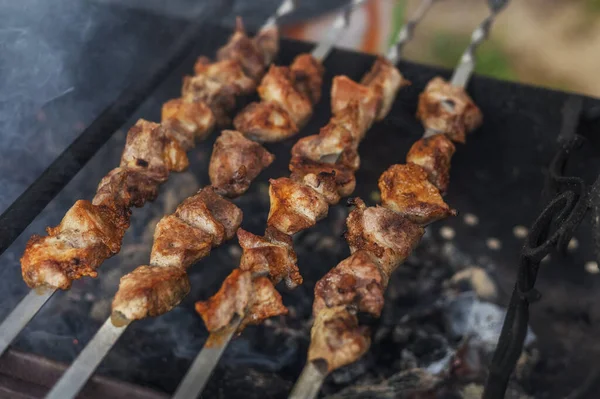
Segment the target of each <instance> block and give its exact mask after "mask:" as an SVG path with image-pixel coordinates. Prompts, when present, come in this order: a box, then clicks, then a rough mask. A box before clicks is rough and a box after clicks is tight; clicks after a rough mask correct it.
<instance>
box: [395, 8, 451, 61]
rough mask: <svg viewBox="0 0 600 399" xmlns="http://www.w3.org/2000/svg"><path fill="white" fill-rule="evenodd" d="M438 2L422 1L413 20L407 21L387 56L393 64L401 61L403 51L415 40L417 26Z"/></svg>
mask: <svg viewBox="0 0 600 399" xmlns="http://www.w3.org/2000/svg"><path fill="white" fill-rule="evenodd" d="M436 1H439V0H422V1H421V2H420V3H419V8H417V10H416V11H415V13H414V14H413V15H412V18H411V19H409V20H408V21H406V23H405V24H404V26H403V27H402V29H400V32H398V36H396V41H395V42H394V43H393V44H392V45H391V46H390V49H389V50H388V53H387V54H386V56H385V58H387V59H388V60H389V61H390V62H391V63H392V64H397V63H398V61H400V57H401V55H402V50H403V49H404V46H405V45H406V43H408V42H409V41H410V40H411V39H412V38H413V36H414V33H415V28H416V27H417V24H418V23H419V22H421V20H422V19H423V17H424V16H425V14H427V11H428V10H429V9H430V8H431V6H432V5H433V4H434V3H435V2H436Z"/></svg>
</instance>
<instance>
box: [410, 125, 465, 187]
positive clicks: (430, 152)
mask: <svg viewBox="0 0 600 399" xmlns="http://www.w3.org/2000/svg"><path fill="white" fill-rule="evenodd" d="M455 150H456V148H455V147H454V144H452V141H450V139H448V138H447V137H446V136H445V135H443V134H436V135H435V136H432V137H427V138H423V139H421V140H418V141H417V142H415V143H414V144H413V145H412V147H411V148H410V151H409V152H408V155H407V156H406V162H408V163H414V164H415V165H419V166H420V167H422V168H423V169H424V170H425V172H427V177H428V178H429V181H430V182H431V183H433V185H434V186H436V187H437V188H438V190H440V192H441V193H442V194H445V193H446V190H447V189H448V185H449V184H450V161H451V160H452V155H453V154H454V151H455Z"/></svg>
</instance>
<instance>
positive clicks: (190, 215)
mask: <svg viewBox="0 0 600 399" xmlns="http://www.w3.org/2000/svg"><path fill="white" fill-rule="evenodd" d="M175 215H176V216H177V217H178V218H180V219H181V220H183V221H184V222H186V223H187V224H189V225H190V226H193V227H195V228H197V229H200V230H203V231H204V232H206V233H208V234H209V235H210V236H211V238H212V245H213V246H216V245H220V244H221V243H222V242H223V240H229V239H231V238H233V236H234V235H235V232H236V231H237V229H238V227H239V226H240V224H241V223H242V217H243V214H242V210H241V209H240V208H238V207H237V206H235V205H234V204H233V203H232V202H230V201H228V200H226V199H225V198H223V197H221V196H220V195H219V194H217V193H215V190H214V189H213V188H212V187H211V186H208V187H205V188H203V189H201V190H200V191H198V193H196V194H195V195H193V196H191V197H189V198H186V199H185V200H184V201H183V202H182V203H181V205H179V206H178V207H177V210H176V211H175Z"/></svg>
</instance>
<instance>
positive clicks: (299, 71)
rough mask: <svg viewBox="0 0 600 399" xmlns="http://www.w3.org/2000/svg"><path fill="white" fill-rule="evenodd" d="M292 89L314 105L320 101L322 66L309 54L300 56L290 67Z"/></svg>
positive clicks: (323, 71) (323, 70)
mask: <svg viewBox="0 0 600 399" xmlns="http://www.w3.org/2000/svg"><path fill="white" fill-rule="evenodd" d="M290 71H291V73H292V76H293V81H294V87H296V89H297V90H298V91H300V92H301V93H302V94H304V95H305V96H306V97H307V98H308V99H309V100H310V102H311V103H312V104H313V105H315V104H316V103H318V102H319V100H320V99H321V87H322V86H323V74H324V73H325V69H324V68H323V65H322V64H321V63H320V62H319V60H317V59H316V58H314V57H313V56H312V55H311V54H300V55H298V56H297V57H296V58H294V61H293V62H292V64H291V65H290Z"/></svg>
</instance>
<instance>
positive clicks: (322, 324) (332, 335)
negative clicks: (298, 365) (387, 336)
mask: <svg viewBox="0 0 600 399" xmlns="http://www.w3.org/2000/svg"><path fill="white" fill-rule="evenodd" d="M314 316H315V321H314V324H313V327H312V329H311V330H310V347H309V348H308V361H310V362H315V361H319V360H322V361H325V363H326V366H327V371H328V372H331V371H333V370H336V369H338V368H340V367H343V366H345V365H347V364H350V363H353V362H355V361H356V360H358V359H359V358H360V357H361V356H362V355H364V354H365V352H366V351H367V350H368V349H369V345H370V344H371V339H370V336H369V329H368V327H362V326H359V325H358V318H357V317H356V315H354V314H352V313H351V312H349V311H348V310H347V309H346V307H345V306H336V307H333V308H324V309H321V310H320V311H319V312H318V313H317V314H315V315H314Z"/></svg>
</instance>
